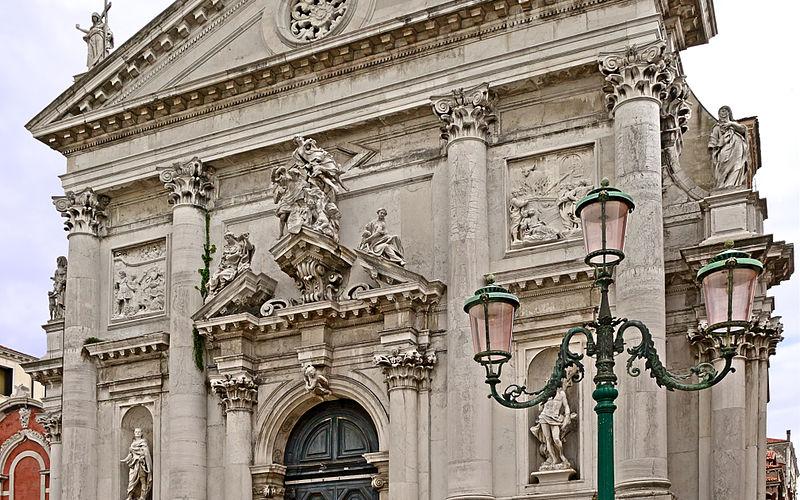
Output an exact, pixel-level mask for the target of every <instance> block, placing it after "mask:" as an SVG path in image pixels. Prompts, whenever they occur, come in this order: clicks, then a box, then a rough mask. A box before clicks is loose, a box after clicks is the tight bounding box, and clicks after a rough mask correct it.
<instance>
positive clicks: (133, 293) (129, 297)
mask: <svg viewBox="0 0 800 500" xmlns="http://www.w3.org/2000/svg"><path fill="white" fill-rule="evenodd" d="M114 288H115V290H114V298H115V299H116V301H117V310H116V312H115V314H114V316H115V317H122V316H124V317H128V316H135V315H136V312H137V311H138V310H139V305H138V303H137V301H136V297H137V295H138V294H137V292H138V291H139V283H138V282H137V281H136V275H135V274H131V275H128V273H127V271H125V270H124V269H119V270H118V271H117V279H116V282H115V283H114Z"/></svg>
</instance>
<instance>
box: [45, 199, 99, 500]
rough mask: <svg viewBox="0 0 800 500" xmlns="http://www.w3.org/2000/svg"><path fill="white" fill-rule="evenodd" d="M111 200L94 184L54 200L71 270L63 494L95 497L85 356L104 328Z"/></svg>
mask: <svg viewBox="0 0 800 500" xmlns="http://www.w3.org/2000/svg"><path fill="white" fill-rule="evenodd" d="M109 201H110V199H109V198H108V196H103V195H98V194H96V193H95V192H94V191H93V190H92V189H91V188H86V189H84V190H83V191H80V192H78V193H74V192H72V191H68V192H67V193H66V194H65V195H64V196H58V197H54V198H53V204H55V206H56V209H57V210H58V211H59V212H61V216H62V217H64V218H66V221H64V228H65V229H66V230H67V231H68V232H69V236H68V238H69V263H70V265H69V268H68V269H67V291H66V297H65V300H64V346H63V356H64V357H63V363H64V375H63V385H62V388H63V389H62V396H63V403H62V436H63V441H64V447H63V453H64V456H63V457H62V458H63V460H62V461H61V471H60V472H61V479H62V482H61V496H62V498H80V499H85V500H95V499H96V498H97V490H96V484H97V454H96V449H97V368H96V367H95V365H94V363H93V362H92V361H91V360H89V359H88V358H85V357H84V356H83V355H82V351H83V345H84V343H85V342H86V339H88V338H91V337H97V336H98V331H99V329H100V314H99V312H100V311H99V307H100V305H99V289H100V266H99V265H98V262H100V238H99V231H100V229H101V227H102V225H103V222H104V221H105V219H106V213H105V208H106V206H107V205H108V202H109Z"/></svg>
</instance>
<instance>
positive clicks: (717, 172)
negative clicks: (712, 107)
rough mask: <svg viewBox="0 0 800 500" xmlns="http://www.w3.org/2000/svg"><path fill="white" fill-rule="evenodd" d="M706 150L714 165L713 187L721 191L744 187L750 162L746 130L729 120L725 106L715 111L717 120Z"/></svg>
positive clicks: (729, 111) (731, 119)
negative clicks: (717, 113) (717, 116)
mask: <svg viewBox="0 0 800 500" xmlns="http://www.w3.org/2000/svg"><path fill="white" fill-rule="evenodd" d="M708 149H709V151H710V152H711V163H712V164H713V165H714V187H715V188H717V189H725V188H733V187H738V186H742V185H744V183H745V182H746V181H747V169H748V164H749V162H750V146H749V143H748V140H747V127H745V126H744V125H742V124H740V123H738V122H736V121H734V120H733V114H732V112H731V108H730V107H729V106H722V107H721V108H719V121H717V124H716V125H714V128H713V129H712V130H711V138H710V139H709V140H708Z"/></svg>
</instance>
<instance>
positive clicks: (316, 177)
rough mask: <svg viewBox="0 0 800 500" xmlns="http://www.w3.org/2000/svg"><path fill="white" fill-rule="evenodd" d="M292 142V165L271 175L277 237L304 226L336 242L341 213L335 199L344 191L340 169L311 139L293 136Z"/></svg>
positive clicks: (281, 168)
mask: <svg viewBox="0 0 800 500" xmlns="http://www.w3.org/2000/svg"><path fill="white" fill-rule="evenodd" d="M294 141H295V143H296V144H297V148H296V149H295V150H294V153H292V161H291V163H290V164H289V165H286V166H280V167H277V168H275V170H273V172H272V183H273V188H272V195H273V198H274V200H275V204H276V205H277V206H278V207H277V210H276V215H277V216H278V219H279V220H280V237H283V236H284V235H285V234H286V233H287V232H289V233H291V234H297V233H298V232H299V231H300V228H301V227H306V228H308V229H311V230H313V231H316V232H318V233H321V234H324V235H325V236H328V237H329V238H332V239H333V240H334V241H338V240H339V221H340V219H341V213H340V212H339V207H338V206H337V205H336V197H337V195H338V194H339V193H341V192H342V191H346V190H347V189H346V188H345V187H344V185H343V184H342V182H341V180H340V178H339V177H340V176H341V174H342V168H341V166H340V165H339V164H338V163H337V162H336V160H335V159H334V158H333V155H331V154H330V153H328V152H327V151H325V150H324V149H322V148H320V147H319V146H317V143H316V141H315V140H314V139H305V138H303V137H295V138H294Z"/></svg>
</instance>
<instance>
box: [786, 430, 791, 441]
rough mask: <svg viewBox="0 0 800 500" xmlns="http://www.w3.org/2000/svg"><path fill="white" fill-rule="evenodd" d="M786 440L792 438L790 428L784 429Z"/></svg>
mask: <svg viewBox="0 0 800 500" xmlns="http://www.w3.org/2000/svg"><path fill="white" fill-rule="evenodd" d="M786 440H787V441H791V440H792V430H791V429H786Z"/></svg>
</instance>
